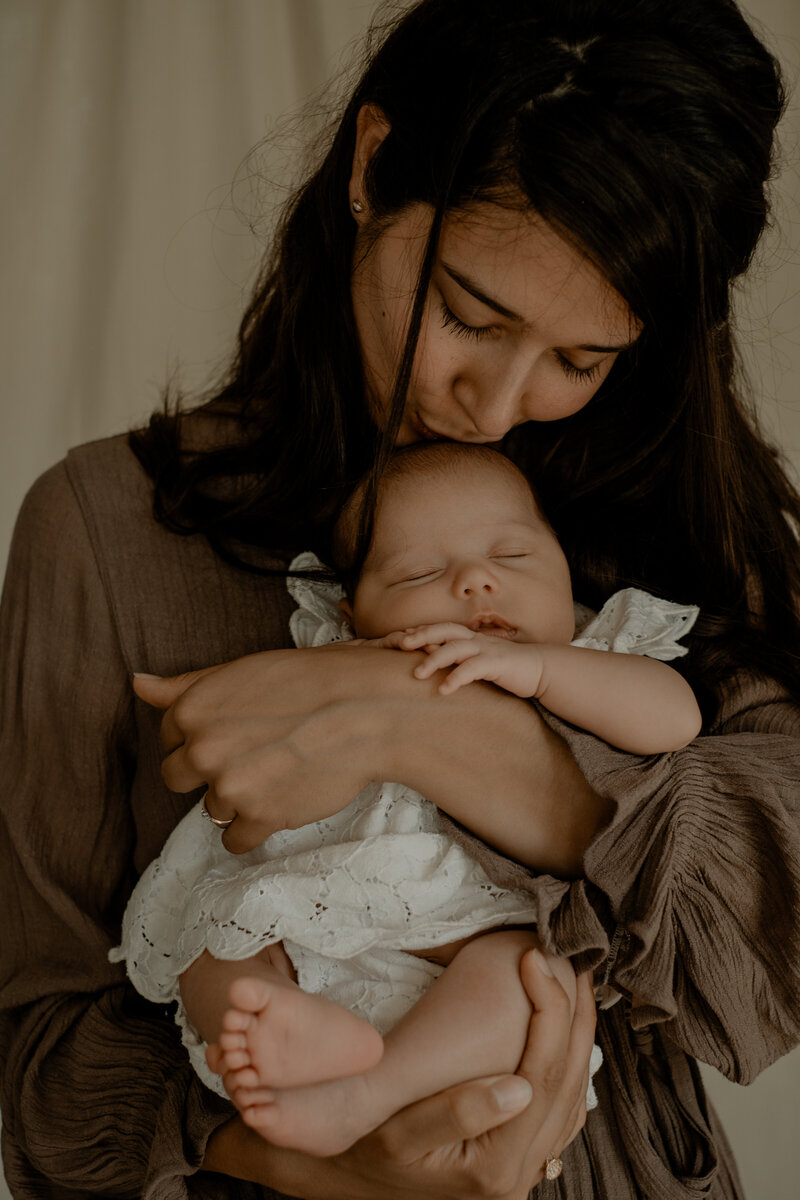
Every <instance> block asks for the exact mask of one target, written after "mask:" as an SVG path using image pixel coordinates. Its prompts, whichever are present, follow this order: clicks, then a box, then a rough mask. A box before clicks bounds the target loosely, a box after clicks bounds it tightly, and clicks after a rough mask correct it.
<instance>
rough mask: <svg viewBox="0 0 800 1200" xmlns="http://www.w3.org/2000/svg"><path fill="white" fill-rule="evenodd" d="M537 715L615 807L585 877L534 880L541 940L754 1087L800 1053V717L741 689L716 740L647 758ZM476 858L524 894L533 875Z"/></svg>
mask: <svg viewBox="0 0 800 1200" xmlns="http://www.w3.org/2000/svg"><path fill="white" fill-rule="evenodd" d="M542 716H543V718H544V719H545V720H546V721H547V722H548V724H549V725H550V726H551V727H552V728H553V729H555V730H556V731H557V732H558V733H559V734H560V735H561V736H562V737H563V738H564V740H565V741H566V743H567V744H568V746H569V747H570V749H571V751H572V753H573V754H574V756H575V758H576V760H577V762H578V764H579V765H580V767H581V769H582V770H583V772H584V774H585V775H586V777H587V779H588V780H589V782H590V783H591V784H592V786H593V787H594V788H595V789H596V790H597V791H598V792H600V793H601V794H602V795H604V796H606V797H609V798H610V799H611V800H613V802H614V806H615V810H614V815H613V817H612V818H611V820H610V822H609V823H608V825H607V826H606V827H605V828H604V829H603V830H602V831H601V832H600V833H599V835H598V836H597V837H596V838H595V839H594V841H593V843H592V845H591V846H590V847H589V848H588V850H587V852H586V854H585V857H584V877H583V878H581V879H579V880H576V881H574V882H569V883H568V882H564V881H562V880H557V879H553V878H552V877H549V876H539V877H529V876H526V878H527V884H526V886H528V887H529V888H530V889H531V890H532V891H534V892H535V893H536V894H537V897H538V902H539V912H540V922H539V933H540V936H541V937H542V939H543V941H544V943H545V944H546V946H547V947H548V949H550V950H551V951H553V952H555V953H560V954H568V955H570V956H572V957H573V958H574V960H575V964H576V967H578V968H579V969H584V968H586V967H588V966H592V967H595V968H596V978H597V979H602V978H603V976H604V971H605V970H606V968H607V967H608V968H610V970H609V971H608V974H609V982H610V983H611V984H612V985H613V986H614V987H615V988H617V989H618V990H619V991H620V992H621V993H622V994H623V995H624V996H625V997H627V998H628V999H629V1001H630V1005H631V1009H630V1020H631V1024H632V1025H633V1027H634V1029H643V1028H644V1027H645V1026H648V1025H651V1024H654V1023H660V1024H662V1026H663V1029H664V1032H665V1033H666V1034H667V1035H668V1036H669V1038H670V1039H671V1040H672V1041H673V1042H675V1043H676V1044H677V1045H679V1046H680V1047H681V1048H682V1049H683V1050H685V1051H686V1052H687V1053H689V1054H691V1055H693V1056H694V1057H696V1058H699V1059H700V1060H701V1061H703V1062H706V1063H709V1064H711V1065H712V1066H714V1067H716V1068H717V1069H718V1070H719V1071H721V1072H722V1073H723V1074H724V1075H726V1076H727V1077H728V1078H729V1079H733V1080H736V1081H737V1082H739V1083H748V1082H750V1081H751V1080H752V1079H753V1078H754V1077H755V1076H756V1075H757V1074H758V1073H759V1072H760V1071H762V1070H763V1069H764V1068H765V1067H767V1066H769V1064H770V1063H772V1062H773V1061H775V1060H776V1059H777V1058H779V1057H780V1056H781V1055H783V1054H785V1053H787V1052H788V1051H789V1050H791V1049H792V1048H793V1047H794V1046H795V1045H797V1043H798V1042H800V928H799V926H800V821H798V816H799V815H800V813H799V811H798V810H800V710H798V708H797V707H796V706H795V705H794V704H792V703H791V702H790V701H789V700H787V699H786V698H785V697H784V696H782V695H781V694H779V693H778V691H777V689H776V688H774V687H770V686H769V685H767V684H758V683H756V682H754V681H753V680H743V681H739V682H738V683H737V685H736V686H735V687H732V689H731V691H730V694H729V696H728V699H727V702H726V704H725V706H724V710H723V712H722V715H721V718H720V720H719V721H718V723H717V725H716V727H715V728H714V729H713V731H712V732H711V733H709V735H708V736H704V737H700V738H698V739H697V740H696V741H694V742H692V743H691V744H690V745H689V746H687V747H685V748H684V749H682V750H679V751H676V752H674V753H671V754H665V755H661V756H655V757H648V758H640V757H636V756H632V755H629V754H625V753H623V752H622V751H619V750H615V749H612V748H611V747H609V746H607V745H606V744H605V743H604V742H601V741H599V740H598V739H596V738H594V737H592V736H590V735H589V734H586V733H584V732H582V731H580V730H576V729H574V728H572V727H571V726H568V725H566V724H565V723H564V722H562V721H559V720H558V719H557V718H555V717H553V716H552V715H551V714H549V713H546V712H545V711H544V710H542ZM565 802H566V801H565ZM461 837H462V840H463V838H464V835H463V833H462V834H461ZM476 853H477V854H478V857H480V858H482V860H483V862H484V865H485V867H486V869H487V871H488V872H489V874H490V875H491V877H492V878H494V879H495V881H496V882H504V883H506V884H507V885H509V884H511V883H512V882H513V884H514V885H515V886H519V885H520V883H521V877H522V874H523V868H521V867H517V866H516V865H514V864H509V863H508V862H507V860H504V859H502V858H500V857H499V856H495V855H494V853H493V852H491V851H488V852H487V851H481V848H480V847H477V849H476Z"/></svg>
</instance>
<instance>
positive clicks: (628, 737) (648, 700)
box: [383, 624, 701, 754]
mask: <svg viewBox="0 0 800 1200" xmlns="http://www.w3.org/2000/svg"><path fill="white" fill-rule="evenodd" d="M389 639H393V640H392V644H393V645H395V646H397V647H398V648H399V649H403V650H418V649H420V647H422V646H424V647H425V648H426V649H427V651H428V659H427V661H426V662H425V663H423V664H422V665H421V666H419V667H417V668H416V671H415V674H416V675H417V676H418V677H419V678H420V679H425V678H428V676H430V675H432V674H433V673H434V672H435V671H438V670H441V669H443V668H446V667H453V668H454V669H453V670H452V671H451V672H450V674H449V675H448V677H447V679H445V680H444V682H443V683H442V685H441V688H440V690H441V692H442V693H443V694H445V695H447V694H449V693H451V692H454V691H456V690H457V689H458V688H460V687H463V685H464V684H465V683H471V682H472V681H474V680H477V679H483V680H486V681H487V682H490V683H495V684H497V686H498V687H501V688H503V689H504V690H505V691H508V692H513V693H514V694H515V695H517V696H530V697H535V698H536V699H537V700H539V701H540V703H542V704H543V705H544V706H545V707H546V708H548V709H549V710H550V711H551V712H553V713H555V714H556V716H559V717H562V718H563V720H565V721H569V722H570V724H572V725H577V726H579V727H580V728H581V729H586V730H588V731H589V732H590V733H594V734H596V735H597V736H598V737H601V738H603V740H604V741H606V742H609V743H610V744H611V745H612V746H618V747H619V748H620V749H621V750H627V751H629V752H630V753H633V754H662V753H664V752H666V751H668V750H678V749H680V747H681V746H685V745H686V744H687V743H688V742H690V741H691V740H692V739H693V738H694V737H696V735H697V734H698V733H699V731H700V726H701V717H700V710H699V708H698V706H697V701H696V700H695V698H694V693H693V692H692V689H691V688H690V687H689V685H688V683H686V681H685V680H684V679H683V678H682V677H681V676H680V675H679V674H678V673H677V671H675V670H673V668H672V667H669V666H667V664H666V663H663V662H659V661H657V660H656V659H653V658H647V657H645V656H644V655H641V654H616V653H614V652H613V651H607V650H588V649H586V648H584V647H582V646H562V645H551V644H548V645H536V644H534V643H517V642H511V641H507V640H505V639H504V638H498V637H492V636H489V635H487V634H482V633H475V632H474V631H473V630H471V629H467V627H466V626H463V625H456V624H442V625H427V626H421V627H420V628H419V629H416V630H413V631H411V632H408V631H406V632H405V633H400V634H390V635H389ZM389 639H383V640H384V641H385V642H386V643H387V644H388V641H389Z"/></svg>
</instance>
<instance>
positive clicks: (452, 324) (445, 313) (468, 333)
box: [442, 301, 495, 342]
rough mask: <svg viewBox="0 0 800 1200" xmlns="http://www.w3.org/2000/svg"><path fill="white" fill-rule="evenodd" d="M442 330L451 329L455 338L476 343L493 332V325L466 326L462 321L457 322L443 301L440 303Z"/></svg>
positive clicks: (456, 318) (454, 315)
mask: <svg viewBox="0 0 800 1200" xmlns="http://www.w3.org/2000/svg"><path fill="white" fill-rule="evenodd" d="M442 328H443V329H451V330H452V331H453V333H454V334H455V335H456V337H462V338H474V339H475V341H476V342H477V341H480V339H481V338H483V337H489V336H491V334H493V333H494V332H495V328H494V325H466V324H465V323H464V322H463V321H459V319H458V317H457V316H456V314H455V313H454V312H453V310H452V309H451V308H448V306H447V305H446V304H445V302H444V301H442Z"/></svg>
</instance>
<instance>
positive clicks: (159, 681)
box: [133, 667, 219, 709]
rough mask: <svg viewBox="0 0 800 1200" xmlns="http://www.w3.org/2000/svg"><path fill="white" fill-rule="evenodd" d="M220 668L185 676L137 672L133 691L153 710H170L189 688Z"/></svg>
mask: <svg viewBox="0 0 800 1200" xmlns="http://www.w3.org/2000/svg"><path fill="white" fill-rule="evenodd" d="M218 669H219V668H218V667H203V668H202V669H201V670H199V671H186V672H185V673H184V674H183V675H145V674H142V673H141V672H136V673H135V674H134V676H133V690H134V691H135V692H136V695H137V696H138V697H139V699H140V700H144V702H145V704H152V706H153V708H164V709H166V708H170V707H171V706H172V705H173V704H174V703H175V701H176V700H177V699H178V697H179V696H182V695H183V693H184V692H185V691H186V689H187V688H190V687H191V686H192V684H193V683H196V682H197V680H198V679H202V678H203V676H204V675H209V674H210V673H211V672H212V671H216V670H218Z"/></svg>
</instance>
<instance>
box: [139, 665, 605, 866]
mask: <svg viewBox="0 0 800 1200" xmlns="http://www.w3.org/2000/svg"><path fill="white" fill-rule="evenodd" d="M426 657H427V656H426V655H425V654H424V653H423V652H421V651H419V652H416V653H404V654H398V653H397V652H396V651H395V650H387V649H376V648H374V647H372V646H369V645H362V646H352V645H348V644H347V643H338V644H334V645H330V646H322V647H319V648H317V649H310V650H270V651H266V652H264V653H261V654H252V655H249V656H247V657H246V658H240V659H237V660H236V661H235V662H232V663H226V664H224V665H222V666H218V667H210V668H207V669H206V670H203V671H194V672H190V673H189V674H187V675H180V676H176V677H175V678H171V679H161V678H158V677H154V676H143V675H139V676H136V677H135V678H134V688H135V690H136V694H137V695H138V696H139V697H140V698H141V699H142V700H145V701H146V702H147V703H149V704H153V705H155V706H156V707H158V708H162V709H165V710H166V711H165V714H164V719H163V722H162V741H163V744H164V749H165V751H166V753H167V758H166V759H165V762H164V764H163V768H162V769H163V774H164V779H165V781H166V783H167V786H168V787H170V788H172V789H173V791H177V792H187V791H191V790H192V789H193V788H198V787H200V786H201V785H203V784H207V785H208V789H209V794H208V799H207V806H208V809H209V811H210V812H211V813H212V815H213V816H215V817H217V818H219V819H221V820H227V819H229V818H232V817H233V818H235V820H234V821H233V824H232V825H231V826H230V828H229V829H226V830H225V833H224V835H223V841H224V843H225V846H226V847H227V848H228V849H229V850H230V851H232V852H233V853H241V852H242V851H245V850H250V849H252V847H253V846H256V845H258V844H259V843H260V842H262V841H263V840H264V839H265V838H267V837H269V835H270V834H272V833H274V832H275V831H276V830H277V829H295V828H297V827H299V826H300V825H304V824H308V823H309V822H311V821H315V820H319V819H320V818H322V817H326V816H330V815H331V814H332V813H335V812H338V811H340V810H341V809H342V808H345V807H346V806H347V805H348V804H349V803H350V801H351V800H352V799H353V798H354V797H355V796H356V795H357V794H358V792H360V791H361V790H362V789H363V788H364V787H365V786H366V785H367V783H369V782H370V781H372V780H384V779H386V780H393V781H396V782H399V783H405V784H407V785H408V786H409V787H412V788H415V789H416V790H417V791H418V792H421V793H422V795H424V796H427V797H428V798H429V799H430V800H432V801H433V803H434V804H436V805H438V807H439V808H441V809H443V810H444V812H446V813H449V814H450V815H451V816H452V817H454V818H455V819H456V820H458V821H460V822H461V823H462V824H463V825H466V826H467V828H468V829H471V830H472V831H473V832H474V833H476V834H477V835H478V836H479V837H482V838H484V840H486V841H487V842H489V843H491V844H492V845H494V846H496V847H497V848H498V849H499V850H501V851H503V852H504V853H506V854H510V855H511V856H512V857H513V858H516V859H518V860H519V861H521V862H524V863H526V864H528V865H529V866H531V867H533V868H534V869H536V870H538V871H542V872H548V873H549V874H553V875H560V876H563V877H569V876H574V875H579V874H580V873H581V864H582V858H583V853H584V850H585V848H586V846H587V844H588V843H589V841H590V840H591V838H592V837H593V836H594V835H595V833H596V832H597V831H598V829H599V828H600V827H601V826H602V825H603V824H604V823H605V822H606V820H607V819H608V816H609V814H610V804H609V802H608V801H606V800H604V799H602V798H601V797H599V796H598V795H597V794H596V793H595V792H594V791H593V790H592V789H591V788H590V787H589V785H588V784H587V783H586V780H585V779H584V777H583V775H582V774H581V772H580V771H579V769H578V767H577V766H576V764H575V762H574V760H573V759H572V757H571V755H570V754H569V752H568V750H567V749H566V747H565V746H564V743H563V742H562V741H561V739H560V738H559V737H557V736H556V734H554V733H553V732H552V731H551V730H550V729H548V727H547V726H546V725H545V724H544V722H543V721H542V719H541V717H540V716H539V714H538V712H537V711H536V709H535V708H534V707H533V706H532V705H531V704H529V703H528V702H527V701H525V700H518V699H517V698H516V697H515V696H511V695H509V694H507V693H504V692H501V691H500V690H498V689H497V688H494V687H492V686H491V685H489V684H483V683H477V684H474V685H471V686H469V687H464V688H461V689H460V690H459V691H458V692H456V694H455V695H453V696H441V695H439V691H438V688H439V684H440V683H441V682H442V679H443V678H444V676H443V675H442V674H441V673H439V674H436V675H433V676H432V677H431V678H430V679H416V678H415V677H414V668H415V667H416V666H417V665H418V664H420V663H422V662H424V661H425V660H426ZM499 797H502V803H500V802H499V799H498V798H499ZM487 798H491V799H492V802H491V803H489V802H487Z"/></svg>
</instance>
